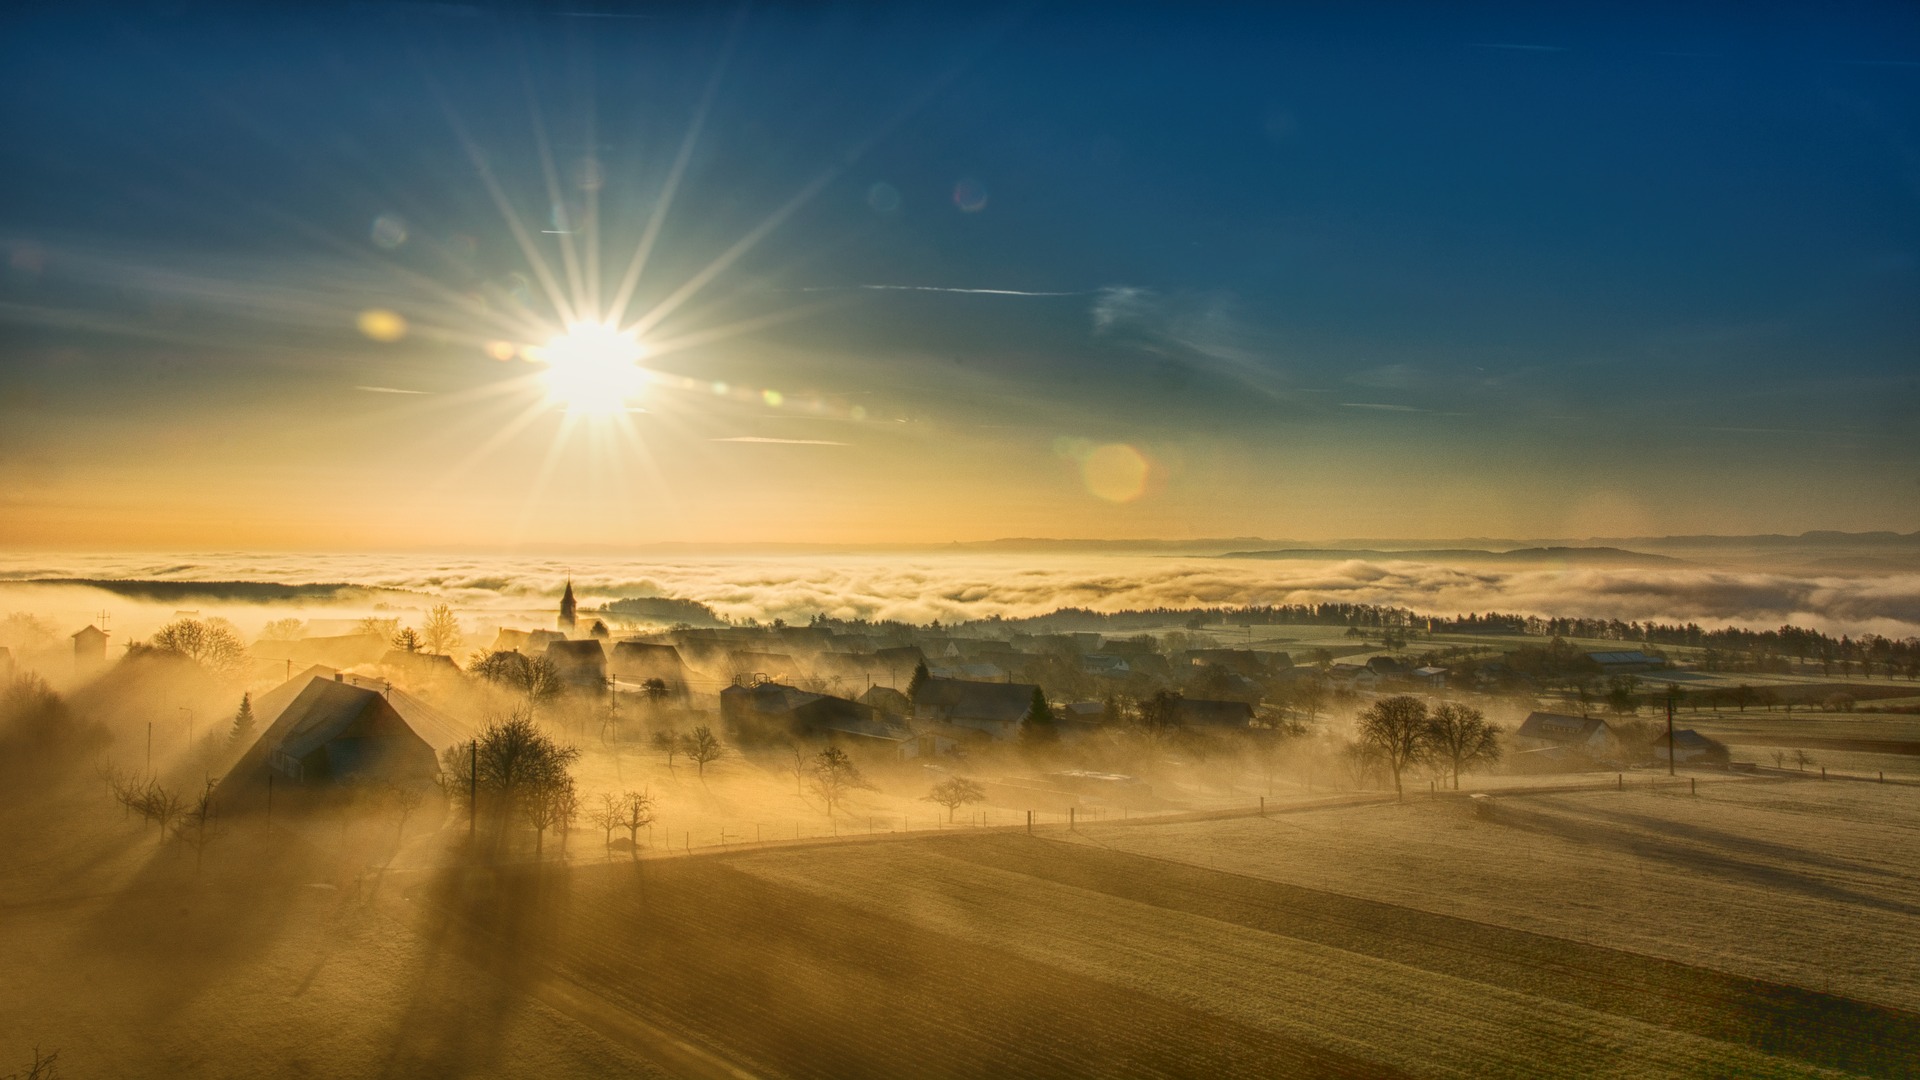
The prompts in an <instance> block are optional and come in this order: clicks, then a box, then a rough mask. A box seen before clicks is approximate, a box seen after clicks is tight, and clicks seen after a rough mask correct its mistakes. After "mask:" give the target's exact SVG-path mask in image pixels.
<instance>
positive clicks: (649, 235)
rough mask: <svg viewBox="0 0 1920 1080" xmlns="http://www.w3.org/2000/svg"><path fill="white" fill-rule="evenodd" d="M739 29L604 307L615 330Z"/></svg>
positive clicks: (729, 34)
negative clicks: (616, 287) (617, 282)
mask: <svg viewBox="0 0 1920 1080" xmlns="http://www.w3.org/2000/svg"><path fill="white" fill-rule="evenodd" d="M739 28H740V16H739V15H737V14H736V16H735V18H734V24H733V26H732V27H731V28H730V29H729V30H728V32H727V40H726V43H725V44H724V45H723V46H722V47H721V50H720V58H719V59H718V60H717V61H716V62H715V63H714V67H713V73H712V74H711V75H709V76H708V77H707V84H706V86H705V87H703V88H702V89H701V91H700V101H699V103H698V104H697V105H696V106H694V110H693V121H692V122H691V123H689V124H688V125H687V131H686V134H685V135H683V136H682V137H681V139H680V151H679V153H677V154H675V155H674V158H673V167H672V168H670V169H668V170H667V182H666V185H665V186H664V187H663V188H662V189H661V191H660V198H659V200H658V201H657V202H655V203H654V204H653V212H652V213H651V214H649V215H648V216H647V227H646V229H645V230H643V231H642V232H641V234H640V242H639V244H637V245H635V247H634V249H633V258H632V259H631V260H629V261H628V263H627V272H626V273H625V274H623V275H622V276H621V278H620V287H619V288H618V289H616V290H614V294H613V300H612V302H611V303H610V304H608V305H607V321H608V322H610V323H613V324H614V325H616V326H617V325H619V323H620V321H621V320H622V319H625V318H626V317H627V304H628V303H629V302H630V301H631V300H632V299H633V290H634V289H635V287H637V286H638V285H639V284H640V275H641V273H642V272H643V271H644V270H645V269H646V265H647V259H648V258H649V257H650V256H651V255H652V253H653V245H654V243H655V241H657V240H658V239H659V238H660V230H661V228H662V227H663V226H664V225H665V224H666V220H667V212H668V211H669V210H670V209H672V207H673V197H674V194H675V193H676V192H677V191H679V190H680V178H681V177H682V176H684V175H685V174H686V171H687V164H688V163H689V162H691V161H692V160H693V149H694V147H695V146H696V145H697V144H698V143H699V141H700V132H701V130H702V129H703V128H704V127H706V123H707V113H708V112H709V111H710V110H711V108H712V107H713V99H714V95H715V94H717V93H718V92H719V90H720V80H721V77H722V76H723V75H724V74H726V70H727V63H728V61H729V60H730V59H731V57H732V55H733V47H734V42H735V40H736V39H737V37H738V33H739Z"/></svg>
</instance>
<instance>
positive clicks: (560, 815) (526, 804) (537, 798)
mask: <svg viewBox="0 0 1920 1080" xmlns="http://www.w3.org/2000/svg"><path fill="white" fill-rule="evenodd" d="M577 808H578V803H577V802H576V801H575V798H574V794H573V777H571V776H568V775H567V774H566V773H565V772H557V773H547V774H544V775H542V776H540V777H539V778H538V779H536V780H535V781H534V782H533V783H532V784H530V785H528V787H526V788H525V789H523V792H522V796H521V799H520V815H521V816H522V817H524V818H526V820H527V824H529V825H531V826H533V857H534V858H535V859H539V858H540V857H541V855H542V854H543V853H544V852H545V850H546V841H547V830H548V829H551V828H553V827H555V826H560V827H562V828H565V825H566V823H567V821H568V819H569V818H570V817H571V816H573V815H574V814H577V813H578V809H577Z"/></svg>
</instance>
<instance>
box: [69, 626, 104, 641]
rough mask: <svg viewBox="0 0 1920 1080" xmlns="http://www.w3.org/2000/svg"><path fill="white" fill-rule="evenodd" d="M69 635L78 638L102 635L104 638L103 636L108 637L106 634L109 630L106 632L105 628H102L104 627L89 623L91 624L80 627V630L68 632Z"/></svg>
mask: <svg viewBox="0 0 1920 1080" xmlns="http://www.w3.org/2000/svg"><path fill="white" fill-rule="evenodd" d="M67 636H68V637H76V638H77V637H87V638H97V637H101V638H103V637H106V636H107V632H106V631H105V630H102V629H100V628H99V627H97V626H93V625H91V624H89V625H87V626H83V627H81V628H80V629H78V630H75V631H74V632H73V633H71V634H68V635H67Z"/></svg>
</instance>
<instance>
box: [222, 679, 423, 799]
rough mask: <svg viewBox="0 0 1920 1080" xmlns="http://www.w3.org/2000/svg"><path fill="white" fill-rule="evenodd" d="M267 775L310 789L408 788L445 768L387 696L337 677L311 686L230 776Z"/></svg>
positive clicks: (314, 681) (310, 682)
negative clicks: (386, 783) (378, 783)
mask: <svg viewBox="0 0 1920 1080" xmlns="http://www.w3.org/2000/svg"><path fill="white" fill-rule="evenodd" d="M263 700H264V699H263ZM263 768H264V769H266V770H269V771H271V772H272V773H273V774H274V775H276V776H279V777H281V778H283V779H286V780H291V781H295V782H298V783H303V784H308V785H314V784H339V783H345V782H348V781H355V780H364V779H386V780H395V781H400V782H403V783H404V782H412V781H431V780H433V779H434V777H436V776H438V775H439V773H440V762H439V755H438V754H437V753H436V752H435V749H434V747H433V745H432V744H431V743H430V742H428V741H427V738H426V737H425V736H423V735H422V734H421V733H419V732H417V731H415V730H414V728H413V726H412V725H410V724H409V723H408V722H407V720H406V719H405V718H404V717H403V716H401V715H400V712H399V710H398V709H396V708H395V707H394V705H393V703H392V702H390V701H389V700H388V699H387V696H386V695H385V694H382V693H381V692H379V691H377V690H372V689H368V688H366V687H362V686H355V685H352V684H350V683H348V682H347V681H346V679H345V677H344V676H341V675H338V674H336V675H335V676H334V677H333V678H331V679H327V678H319V677H314V678H309V679H308V680H307V682H306V685H304V686H303V687H301V688H300V690H299V692H298V693H297V694H295V695H294V696H293V699H292V700H291V701H289V702H288V703H287V704H286V706H285V707H284V708H281V709H279V710H278V713H277V715H276V716H275V717H274V719H273V722H272V723H271V724H270V725H268V727H267V729H266V730H265V731H264V732H263V733H262V734H261V736H260V738H259V739H257V740H256V741H255V742H254V745H253V746H252V747H251V748H249V749H248V751H247V753H246V754H244V755H243V756H242V757H241V759H240V763H239V764H237V765H235V766H234V767H233V770H232V771H230V772H229V773H228V774H227V775H228V778H229V779H232V778H234V777H236V776H240V777H245V776H247V775H248V774H249V773H252V772H256V771H258V770H260V769H263ZM226 782H227V781H225V780H223V781H222V784H223V785H224V784H225V783H226Z"/></svg>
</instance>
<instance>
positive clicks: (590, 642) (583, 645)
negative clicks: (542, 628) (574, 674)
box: [547, 638, 607, 664]
mask: <svg viewBox="0 0 1920 1080" xmlns="http://www.w3.org/2000/svg"><path fill="white" fill-rule="evenodd" d="M547 655H548V656H550V657H552V658H553V659H555V660H562V659H564V660H566V661H568V662H570V663H575V664H578V663H588V662H598V661H604V660H605V659H606V658H607V650H606V649H604V648H602V647H601V645H600V641H599V639H597V638H579V639H576V640H571V641H551V642H548V643H547Z"/></svg>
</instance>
